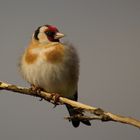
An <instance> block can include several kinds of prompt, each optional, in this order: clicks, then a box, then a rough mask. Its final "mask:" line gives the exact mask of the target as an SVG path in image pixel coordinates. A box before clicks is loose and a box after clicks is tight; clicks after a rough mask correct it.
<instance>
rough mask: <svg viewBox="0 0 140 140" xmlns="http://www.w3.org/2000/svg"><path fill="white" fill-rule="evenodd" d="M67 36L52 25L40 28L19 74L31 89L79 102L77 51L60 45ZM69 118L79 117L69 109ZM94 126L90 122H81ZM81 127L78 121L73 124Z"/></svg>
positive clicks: (34, 35) (72, 109) (22, 61)
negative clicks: (38, 89)
mask: <svg viewBox="0 0 140 140" xmlns="http://www.w3.org/2000/svg"><path fill="white" fill-rule="evenodd" d="M62 37H64V34H62V33H60V32H59V31H58V29H57V28H56V27H54V26H51V25H43V26H40V27H38V28H37V29H36V30H35V32H34V33H33V35H32V39H31V42H30V44H29V46H28V48H27V49H26V50H25V52H24V53H23V55H22V58H21V62H20V71H21V74H22V76H23V78H24V79H25V80H26V81H28V82H29V83H30V84H31V85H32V87H35V88H41V89H43V90H45V91H47V92H50V93H58V94H59V95H60V96H63V97H66V98H69V99H72V100H75V101H77V98H78V94H77V93H78V92H77V90H78V78H79V58H78V54H77V52H76V49H75V48H74V47H73V46H72V45H71V44H69V43H61V42H60V38H62ZM66 107H67V109H68V111H69V114H70V116H73V115H76V114H79V112H78V111H76V110H75V109H74V108H73V107H72V106H70V105H66ZM81 122H82V123H84V124H86V125H91V124H90V122H89V121H84V120H83V121H81ZM72 124H73V126H74V127H78V126H79V124H80V121H79V120H72Z"/></svg>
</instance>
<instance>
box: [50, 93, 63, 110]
mask: <svg viewBox="0 0 140 140" xmlns="http://www.w3.org/2000/svg"><path fill="white" fill-rule="evenodd" d="M60 97H61V96H60V94H58V93H51V98H52V99H53V98H54V108H55V107H56V106H57V105H59V98H60Z"/></svg>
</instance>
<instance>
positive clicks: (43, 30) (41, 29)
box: [40, 26, 48, 32]
mask: <svg viewBox="0 0 140 140" xmlns="http://www.w3.org/2000/svg"><path fill="white" fill-rule="evenodd" d="M47 29H48V27H46V26H43V27H41V28H40V32H45V31H46V30H47Z"/></svg>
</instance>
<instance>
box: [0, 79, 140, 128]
mask: <svg viewBox="0 0 140 140" xmlns="http://www.w3.org/2000/svg"><path fill="white" fill-rule="evenodd" d="M0 90H8V91H13V92H16V93H20V94H25V95H31V96H35V97H40V98H41V99H44V100H46V101H49V102H51V103H54V102H55V97H52V96H51V95H52V94H51V93H47V92H44V91H41V92H34V91H32V90H31V89H30V88H24V87H19V86H16V85H12V84H8V83H4V82H1V81H0ZM58 103H59V104H69V105H71V106H73V107H75V108H76V109H78V110H79V111H83V112H89V113H91V114H92V115H94V116H85V115H84V116H81V115H77V116H72V117H66V119H69V120H72V119H78V120H101V121H114V122H120V123H124V124H129V125H133V126H135V127H138V128H140V121H139V120H136V119H134V118H130V117H124V116H120V115H115V114H113V113H110V112H106V111H104V110H103V109H100V108H96V107H93V106H89V105H86V104H82V103H80V102H76V101H73V100H70V99H67V98H64V97H60V98H59V101H58Z"/></svg>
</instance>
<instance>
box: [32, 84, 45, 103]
mask: <svg viewBox="0 0 140 140" xmlns="http://www.w3.org/2000/svg"><path fill="white" fill-rule="evenodd" d="M31 90H32V91H34V92H37V93H40V92H41V91H42V90H43V88H41V87H38V86H35V85H33V84H31ZM42 100H43V98H41V99H40V101H42Z"/></svg>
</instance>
